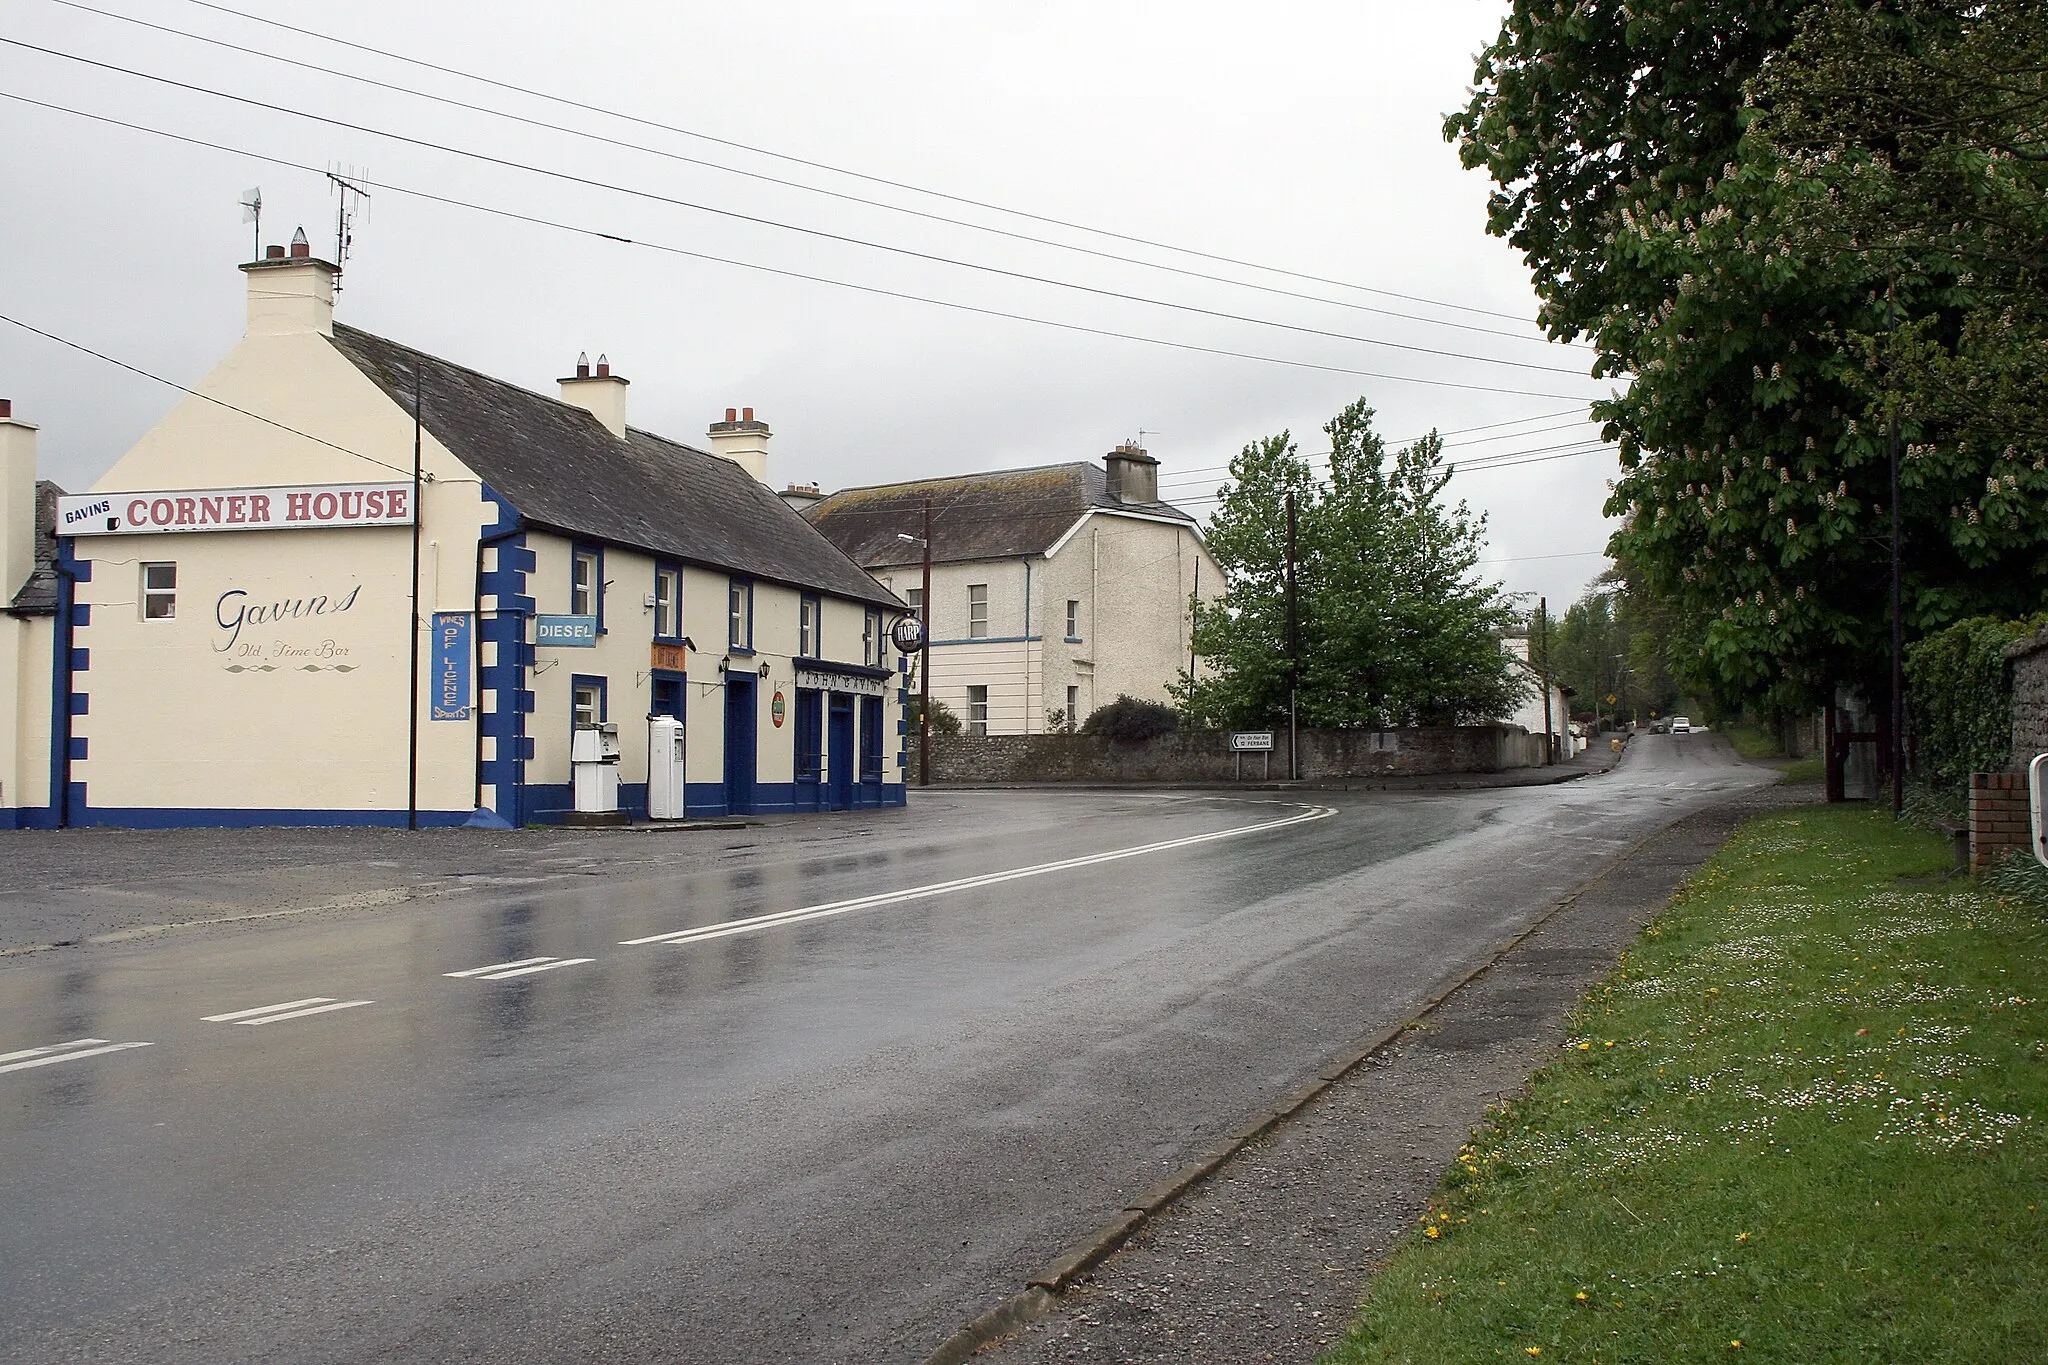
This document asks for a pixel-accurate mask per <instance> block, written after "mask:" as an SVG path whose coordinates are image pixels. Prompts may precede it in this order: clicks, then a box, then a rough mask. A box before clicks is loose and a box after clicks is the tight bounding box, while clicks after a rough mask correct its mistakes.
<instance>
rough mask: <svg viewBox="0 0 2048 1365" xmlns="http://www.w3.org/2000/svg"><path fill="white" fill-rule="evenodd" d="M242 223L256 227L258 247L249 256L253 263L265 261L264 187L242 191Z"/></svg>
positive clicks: (259, 186)
mask: <svg viewBox="0 0 2048 1365" xmlns="http://www.w3.org/2000/svg"><path fill="white" fill-rule="evenodd" d="M242 221H243V222H245V223H254V224H255V225H256V247H255V250H254V251H252V252H251V253H250V254H249V259H250V260H252V261H260V260H262V259H263V187H262V186H261V185H258V186H256V187H255V188H254V189H248V190H243V191H242Z"/></svg>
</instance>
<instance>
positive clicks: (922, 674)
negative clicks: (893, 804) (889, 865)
mask: <svg viewBox="0 0 2048 1365" xmlns="http://www.w3.org/2000/svg"><path fill="white" fill-rule="evenodd" d="M896 539H898V540H903V541H909V542H910V543H911V544H913V545H919V546H922V547H923V549H924V586H923V587H922V588H920V589H919V590H918V599H917V619H918V624H920V625H922V626H923V627H924V665H923V667H921V668H919V669H918V670H917V785H918V786H920V787H929V786H930V785H931V784H932V500H931V499H930V498H926V499H925V500H924V534H923V535H921V536H913V535H910V534H908V533H907V532H904V531H898V532H897V533H896Z"/></svg>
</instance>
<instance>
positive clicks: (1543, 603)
mask: <svg viewBox="0 0 2048 1365" xmlns="http://www.w3.org/2000/svg"><path fill="white" fill-rule="evenodd" d="M1536 622H1537V626H1536V629H1537V630H1538V632H1539V633H1540V636H1541V638H1540V640H1539V643H1538V651H1539V652H1540V653H1541V654H1542V656H1543V663H1542V665H1541V666H1540V667H1539V668H1538V669H1537V671H1536V676H1537V679H1538V680H1539V681H1540V682H1541V683H1542V685H1543V757H1544V762H1546V763H1555V762H1557V745H1556V744H1554V743H1552V742H1551V738H1550V733H1551V732H1550V599H1549V598H1547V597H1539V598H1537V599H1536Z"/></svg>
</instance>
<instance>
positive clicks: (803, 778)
mask: <svg viewBox="0 0 2048 1365" xmlns="http://www.w3.org/2000/svg"><path fill="white" fill-rule="evenodd" d="M791 728H793V729H794V730H795V731H796V808H797V809H798V810H818V809H820V808H821V807H822V806H823V804H824V789H823V787H822V785H821V783H820V781H819V777H820V770H821V767H822V764H821V760H822V759H823V758H824V756H825V694H824V693H822V692H820V691H818V690H817V689H815V688H810V687H799V688H798V689H797V690H796V723H795V725H794V726H792V727H791Z"/></svg>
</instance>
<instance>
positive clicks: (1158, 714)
mask: <svg viewBox="0 0 2048 1365" xmlns="http://www.w3.org/2000/svg"><path fill="white" fill-rule="evenodd" d="M1179 728H1180V714H1179V713H1178V712H1176V711H1175V710H1174V709H1173V708H1172V707H1171V706H1166V705H1163V704H1162V703H1160V702H1156V701H1139V700H1138V699H1137V698H1136V697H1118V698H1117V699H1116V700H1115V701H1113V702H1111V703H1110V704H1109V705H1107V706H1103V707H1098V708H1097V709H1096V711H1095V713H1094V714H1093V715H1091V716H1089V717H1088V719H1087V720H1086V721H1085V722H1084V723H1083V724H1082V726H1081V733H1082V734H1084V735H1106V736H1108V737H1109V738H1110V739H1113V740H1117V741H1119V742H1121V743H1125V744H1137V743H1140V742H1142V741H1144V740H1148V739H1155V738H1157V737H1158V736H1160V735H1170V734H1172V733H1173V732H1174V731H1176V730H1178V729H1179Z"/></svg>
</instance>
